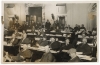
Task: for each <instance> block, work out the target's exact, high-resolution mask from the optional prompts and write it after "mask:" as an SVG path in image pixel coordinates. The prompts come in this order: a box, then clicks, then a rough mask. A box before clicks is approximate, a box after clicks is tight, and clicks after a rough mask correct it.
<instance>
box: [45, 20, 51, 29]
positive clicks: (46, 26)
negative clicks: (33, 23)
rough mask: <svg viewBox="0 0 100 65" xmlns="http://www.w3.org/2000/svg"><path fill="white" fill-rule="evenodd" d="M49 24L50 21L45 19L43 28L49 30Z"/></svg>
mask: <svg viewBox="0 0 100 65" xmlns="http://www.w3.org/2000/svg"><path fill="white" fill-rule="evenodd" d="M50 26H51V23H50V22H49V20H47V22H46V24H45V28H46V29H47V30H50Z"/></svg>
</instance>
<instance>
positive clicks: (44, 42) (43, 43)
mask: <svg viewBox="0 0 100 65" xmlns="http://www.w3.org/2000/svg"><path fill="white" fill-rule="evenodd" d="M46 45H48V41H47V40H46V37H43V41H42V42H41V43H40V46H46Z"/></svg>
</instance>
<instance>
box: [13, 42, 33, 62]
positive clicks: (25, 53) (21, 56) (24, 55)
mask: <svg viewBox="0 0 100 65" xmlns="http://www.w3.org/2000/svg"><path fill="white" fill-rule="evenodd" d="M21 48H22V50H20V52H19V53H18V54H17V56H11V58H12V61H16V62H23V61H26V62H29V61H30V58H31V56H32V52H31V51H30V50H29V49H28V46H27V44H24V43H23V44H21Z"/></svg>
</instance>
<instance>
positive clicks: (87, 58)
mask: <svg viewBox="0 0 100 65" xmlns="http://www.w3.org/2000/svg"><path fill="white" fill-rule="evenodd" d="M77 56H78V57H79V58H80V59H84V60H92V57H90V56H87V55H77Z"/></svg>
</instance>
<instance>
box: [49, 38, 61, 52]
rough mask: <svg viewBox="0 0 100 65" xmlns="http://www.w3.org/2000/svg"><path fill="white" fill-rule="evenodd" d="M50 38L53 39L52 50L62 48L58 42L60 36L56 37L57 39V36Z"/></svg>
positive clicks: (51, 42)
mask: <svg viewBox="0 0 100 65" xmlns="http://www.w3.org/2000/svg"><path fill="white" fill-rule="evenodd" d="M50 40H51V41H50V48H51V49H52V50H55V51H58V50H59V49H60V43H59V42H58V38H56V41H55V38H51V39H50Z"/></svg>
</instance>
